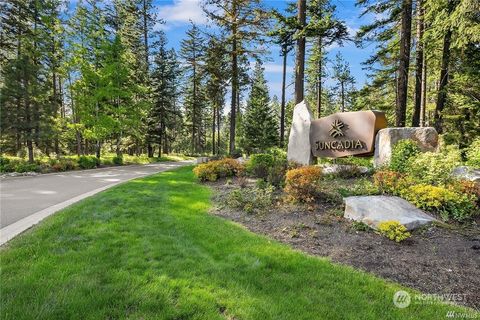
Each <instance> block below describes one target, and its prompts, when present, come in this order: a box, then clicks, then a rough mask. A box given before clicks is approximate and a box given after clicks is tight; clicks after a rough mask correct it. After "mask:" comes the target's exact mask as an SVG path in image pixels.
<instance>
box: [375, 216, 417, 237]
mask: <svg viewBox="0 0 480 320" xmlns="http://www.w3.org/2000/svg"><path fill="white" fill-rule="evenodd" d="M378 231H379V232H380V234H382V235H384V236H385V237H387V238H388V239H390V240H393V241H395V242H401V241H403V240H405V239H408V238H410V236H411V234H410V232H408V231H407V228H406V227H405V226H404V225H403V224H401V223H400V222H398V221H384V222H382V223H380V224H379V225H378Z"/></svg>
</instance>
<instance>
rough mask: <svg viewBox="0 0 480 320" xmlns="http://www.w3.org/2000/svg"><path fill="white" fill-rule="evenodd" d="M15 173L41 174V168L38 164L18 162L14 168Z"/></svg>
mask: <svg viewBox="0 0 480 320" xmlns="http://www.w3.org/2000/svg"><path fill="white" fill-rule="evenodd" d="M14 168H15V169H14V171H15V172H20V173H22V172H39V171H40V166H39V165H38V164H36V163H29V162H27V161H23V160H21V161H18V162H16V163H15V167H14Z"/></svg>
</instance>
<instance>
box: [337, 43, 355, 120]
mask: <svg viewBox="0 0 480 320" xmlns="http://www.w3.org/2000/svg"><path fill="white" fill-rule="evenodd" d="M333 72H334V75H333V79H335V81H336V82H337V86H336V91H337V92H338V94H337V95H338V97H339V101H340V103H339V105H340V111H341V112H345V110H346V106H347V103H349V104H350V101H349V100H350V97H351V93H352V92H353V84H354V83H355V78H354V77H353V76H352V74H351V72H350V66H349V64H348V62H347V61H345V60H344V59H343V56H342V54H341V53H340V52H338V53H337V55H336V56H335V63H334V66H333Z"/></svg>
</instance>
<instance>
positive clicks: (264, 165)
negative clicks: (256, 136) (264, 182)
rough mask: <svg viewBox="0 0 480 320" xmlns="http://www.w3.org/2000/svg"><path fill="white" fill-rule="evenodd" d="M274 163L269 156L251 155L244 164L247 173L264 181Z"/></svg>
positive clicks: (263, 154)
mask: <svg viewBox="0 0 480 320" xmlns="http://www.w3.org/2000/svg"><path fill="white" fill-rule="evenodd" d="M274 161H275V159H274V157H273V156H272V155H271V154H266V153H258V154H253V155H252V156H251V157H250V159H249V161H248V162H247V164H246V169H247V172H248V173H249V174H251V175H253V176H255V177H257V178H262V179H266V178H267V176H268V171H269V169H270V168H271V167H272V166H273V165H274Z"/></svg>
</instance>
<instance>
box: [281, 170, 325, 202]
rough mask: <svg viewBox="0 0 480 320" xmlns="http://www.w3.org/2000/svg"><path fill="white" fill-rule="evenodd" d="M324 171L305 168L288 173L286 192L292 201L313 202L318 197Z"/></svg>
mask: <svg viewBox="0 0 480 320" xmlns="http://www.w3.org/2000/svg"><path fill="white" fill-rule="evenodd" d="M321 176H322V169H321V168H320V167H317V166H305V167H300V168H297V169H291V170H288V171H287V174H286V177H285V188H284V191H285V193H286V194H287V196H288V197H289V199H290V200H292V201H299V202H306V203H308V202H312V201H314V200H315V198H317V197H318V195H319V193H320V191H319V182H320V178H321Z"/></svg>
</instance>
